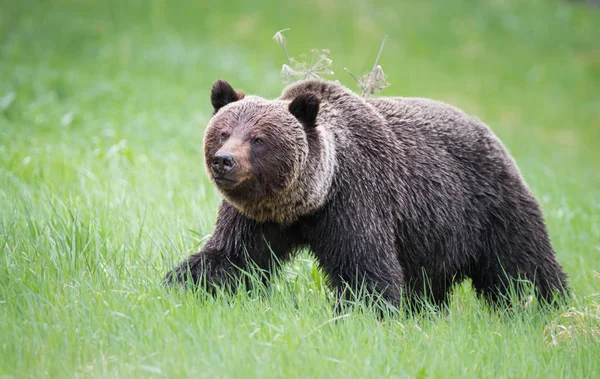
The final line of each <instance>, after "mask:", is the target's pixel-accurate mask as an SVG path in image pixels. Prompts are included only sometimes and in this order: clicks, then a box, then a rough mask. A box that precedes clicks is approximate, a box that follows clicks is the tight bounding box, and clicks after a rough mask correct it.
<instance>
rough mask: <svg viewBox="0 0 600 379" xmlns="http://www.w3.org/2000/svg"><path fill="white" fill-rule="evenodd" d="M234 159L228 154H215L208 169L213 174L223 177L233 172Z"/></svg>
mask: <svg viewBox="0 0 600 379" xmlns="http://www.w3.org/2000/svg"><path fill="white" fill-rule="evenodd" d="M234 167H235V159H233V155H231V154H230V153H217V154H215V156H214V157H213V159H212V162H211V165H210V168H211V169H212V170H213V172H214V173H215V174H219V175H224V174H227V173H228V172H230V171H231V170H233V168H234Z"/></svg>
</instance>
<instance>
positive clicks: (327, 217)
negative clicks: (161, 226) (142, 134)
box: [165, 80, 567, 306]
mask: <svg viewBox="0 0 600 379" xmlns="http://www.w3.org/2000/svg"><path fill="white" fill-rule="evenodd" d="M211 100H212V104H213V106H214V112H215V113H214V115H213V117H212V118H211V120H210V122H209V125H208V127H207V129H206V134H205V140H204V154H205V162H206V168H207V171H208V174H209V177H210V178H211V180H212V181H213V182H214V184H215V185H216V186H217V188H218V189H219V191H220V192H221V194H222V195H223V197H224V200H223V202H222V204H221V206H220V208H219V212H218V219H217V223H216V227H215V231H214V234H213V235H212V236H211V238H210V239H209V241H208V242H207V243H206V245H205V246H204V247H203V248H202V250H201V251H200V252H199V253H197V254H194V255H192V256H190V257H189V258H188V259H187V260H186V261H184V262H182V263H181V264H180V265H179V266H178V267H176V268H175V269H174V270H172V271H171V272H170V273H168V274H167V276H166V278H165V281H166V282H167V283H193V284H194V285H201V286H204V288H211V287H214V286H224V285H227V286H235V285H236V284H237V283H239V282H240V280H239V279H240V277H241V276H242V272H244V271H245V270H247V268H248V267H250V266H251V265H253V266H254V267H256V266H257V267H259V268H260V269H262V270H264V272H265V273H266V274H267V275H269V274H271V273H273V271H274V270H276V269H277V268H278V267H279V266H280V265H281V264H282V263H284V262H286V261H289V260H290V258H292V257H294V255H295V254H296V253H297V252H298V251H299V250H301V249H303V248H309V249H310V251H311V252H312V254H314V257H315V258H316V260H317V262H318V264H319V265H320V267H321V268H322V269H323V271H324V272H325V273H326V275H327V277H328V280H329V281H330V283H331V285H332V286H333V287H334V288H335V289H337V290H339V291H340V292H341V291H342V290H343V289H344V288H345V286H349V287H350V288H351V289H354V290H358V289H360V288H363V289H367V291H368V292H367V293H371V294H375V295H377V296H381V297H383V298H384V299H385V300H387V301H389V302H390V303H391V304H393V305H394V306H398V305H399V304H400V300H401V294H402V295H403V296H406V298H407V299H408V300H409V302H410V303H412V301H413V300H415V299H425V300H428V301H431V302H432V303H434V304H439V305H441V304H444V303H445V301H446V300H447V297H448V294H449V291H450V290H451V288H452V286H453V285H454V284H456V283H458V282H460V281H462V280H463V279H465V278H470V279H471V280H472V285H473V287H474V288H475V290H476V291H477V292H478V293H479V294H480V295H482V296H483V297H484V298H486V299H488V300H490V301H491V302H493V303H498V302H499V301H504V300H503V299H506V298H507V297H508V295H509V291H510V290H511V289H514V288H515V287H514V286H513V284H518V283H520V282H522V281H520V279H527V280H528V281H529V282H532V283H533V285H534V288H535V292H536V294H537V296H538V297H539V298H540V299H541V300H544V301H553V300H554V299H555V298H557V297H555V293H556V294H558V295H559V296H558V297H560V295H564V294H565V293H567V282H566V275H565V274H564V273H563V271H562V268H561V266H560V265H559V263H558V262H557V261H556V259H555V256H554V251H553V249H552V247H551V245H550V240H549V237H548V233H547V230H546V226H545V224H544V220H543V216H542V212H541V210H540V207H539V205H538V203H537V201H536V200H535V198H534V197H533V195H532V194H531V192H530V190H529V188H528V187H527V185H526V184H525V181H524V180H523V178H522V177H521V174H520V172H519V169H518V168H517V166H516V164H515V161H514V160H513V159H512V158H511V156H510V155H509V153H508V152H507V151H506V149H505V148H504V146H503V144H502V143H501V142H500V140H499V139H498V138H497V137H496V136H495V135H494V134H493V133H492V131H491V130H490V129H489V128H488V126H486V125H485V124H484V123H482V122H481V121H479V120H478V119H476V118H474V117H471V116H469V115H467V114H465V113H463V112H462V111H461V110H459V109H457V108H454V107H452V106H449V105H446V104H444V103H441V102H437V101H433V100H427V99H420V98H362V97H360V96H358V95H356V94H354V93H353V92H352V91H350V90H348V89H346V88H345V87H343V86H342V85H340V84H338V83H333V82H327V81H320V80H317V81H315V80H311V81H302V82H299V83H295V84H293V85H291V86H289V87H288V88H286V89H285V90H284V92H283V94H282V96H281V97H280V98H279V99H276V100H265V99H263V98H260V97H257V96H246V97H245V96H244V95H243V93H241V92H236V91H235V90H234V89H233V88H232V87H231V86H230V85H229V84H228V83H227V82H224V81H217V82H216V83H215V85H214V87H213V89H212V95H211Z"/></svg>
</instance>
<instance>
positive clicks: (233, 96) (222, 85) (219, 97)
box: [210, 80, 244, 113]
mask: <svg viewBox="0 0 600 379" xmlns="http://www.w3.org/2000/svg"><path fill="white" fill-rule="evenodd" d="M243 98H244V93H243V92H237V91H236V90H234V89H233V87H232V86H231V85H230V84H229V83H227V82H226V81H224V80H217V81H216V82H215V84H214V85H213V88H212V91H211V92H210V102H211V103H212V105H213V108H215V113H217V112H218V111H219V109H221V108H223V107H224V106H226V105H227V104H229V103H233V102H234V101H238V100H242V99H243Z"/></svg>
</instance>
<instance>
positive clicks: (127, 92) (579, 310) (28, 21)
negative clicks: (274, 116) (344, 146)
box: [0, 0, 600, 378]
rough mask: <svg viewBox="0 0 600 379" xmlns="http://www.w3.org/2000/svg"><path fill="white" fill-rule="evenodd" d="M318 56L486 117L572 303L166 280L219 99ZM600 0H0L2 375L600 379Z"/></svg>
mask: <svg viewBox="0 0 600 379" xmlns="http://www.w3.org/2000/svg"><path fill="white" fill-rule="evenodd" d="M284 28H291V30H290V31H288V32H286V37H287V41H288V45H289V46H288V48H289V52H290V55H292V56H296V57H297V56H298V55H299V54H300V53H302V52H308V51H310V49H311V48H327V49H330V50H331V58H332V59H333V70H334V71H335V72H336V75H335V77H334V78H335V79H339V80H340V81H341V82H342V83H344V84H346V85H348V86H349V87H351V88H356V87H355V84H354V83H353V80H352V79H351V77H350V76H349V75H347V74H346V73H345V72H344V67H347V68H348V69H350V70H351V71H353V72H354V73H356V74H362V73H364V72H366V71H368V70H370V69H371V67H372V65H373V61H374V59H375V56H376V55H377V51H378V49H379V44H380V42H381V40H382V38H383V36H384V35H385V34H387V35H389V38H388V42H387V44H386V46H385V49H384V51H383V54H382V56H381V61H380V63H381V65H382V67H383V69H384V70H385V72H386V74H387V75H388V80H389V82H390V83H391V86H390V87H388V88H387V89H386V90H385V91H384V92H383V94H384V95H389V96H420V97H431V98H435V99H439V100H443V101H446V102H449V103H452V104H454V105H456V106H459V107H461V108H463V109H464V110H465V111H467V112H469V113H471V114H474V115H477V116H478V117H479V118H481V119H482V120H484V121H485V122H486V123H488V124H489V125H491V127H492V128H493V130H494V131H495V132H496V133H497V134H498V136H499V137H500V138H501V139H502V140H503V141H504V142H505V144H506V145H507V147H508V148H509V150H510V151H511V152H512V154H513V155H514V156H515V158H516V160H517V162H518V164H519V166H520V168H521V170H522V173H523V175H524V176H525V178H526V180H527V181H528V183H529V184H530V186H531V189H532V191H533V192H534V193H535V195H536V196H537V197H538V199H539V200H540V202H541V204H542V206H543V208H544V212H545V215H546V219H547V224H548V227H549V229H550V234H551V237H552V241H553V244H554V247H555V249H556V252H557V255H558V259H559V261H560V262H561V263H562V264H563V265H564V268H565V270H566V272H567V273H568V275H569V277H570V285H571V287H572V289H573V299H572V300H570V302H569V304H568V305H567V306H565V307H563V308H560V309H557V310H555V311H550V312H540V311H539V309H538V308H536V307H535V306H532V307H528V308H526V309H524V310H522V311H521V312H518V313H517V314H515V315H512V316H511V315H507V314H504V313H502V312H492V311H491V310H490V309H488V308H487V307H486V305H485V304H484V303H482V302H480V301H479V300H478V299H477V298H476V297H475V295H474V293H473V291H472V290H471V289H470V286H469V284H468V283H465V284H464V285H463V286H460V287H458V288H457V290H456V291H455V294H454V296H453V298H452V302H451V304H450V310H449V311H448V312H445V313H442V314H430V313H427V312H425V313H424V314H423V315H415V316H397V317H389V318H387V319H385V320H380V319H378V318H377V317H375V316H374V315H373V314H371V313H370V312H369V311H368V310H365V311H364V312H362V311H360V310H356V311H355V312H350V313H347V314H343V315H342V316H341V317H340V318H339V319H334V317H335V315H334V314H333V313H332V299H331V296H330V294H329V292H328V290H327V288H326V286H325V284H324V279H323V277H322V275H321V273H320V272H319V270H318V269H317V268H316V267H315V265H314V264H313V261H312V260H311V258H310V255H309V254H304V255H302V256H301V257H300V258H298V259H297V260H296V261H294V262H293V264H292V265H289V266H287V267H286V269H285V271H284V273H283V274H282V275H281V276H280V277H278V278H277V279H276V280H275V281H274V283H273V284H272V286H271V287H270V288H268V289H262V290H256V291H253V292H249V293H247V292H240V293H238V294H236V295H230V296H218V297H216V298H207V297H203V296H195V295H194V294H192V293H182V292H178V291H170V292H169V291H166V290H165V288H163V287H162V286H161V285H160V280H161V278H162V276H163V275H164V274H165V273H166V271H167V270H169V269H170V268H172V267H173V265H175V264H176V263H177V262H179V261H180V260H181V259H182V258H184V257H186V256H187V255H189V254H190V253H192V252H195V251H197V250H198V249H199V248H200V247H201V246H202V244H203V243H204V241H205V240H206V238H207V237H208V236H209V235H210V234H211V233H212V230H213V225H214V221H215V216H216V210H217V206H218V204H219V201H220V196H219V194H218V192H217V191H216V190H215V189H214V188H213V187H212V186H211V185H210V183H209V181H208V179H207V177H206V174H205V172H204V166H203V157H202V137H203V128H204V125H206V123H207V121H208V119H209V117H210V114H211V111H212V109H211V105H210V100H209V91H210V87H211V85H212V83H213V82H214V81H215V80H216V79H218V78H223V79H226V80H228V81H229V82H230V83H232V84H233V85H234V87H235V88H236V89H241V90H243V91H244V92H246V93H247V94H248V93H250V94H259V95H261V96H264V97H269V98H274V97H277V96H278V95H279V94H280V92H281V91H282V89H283V88H284V85H283V84H282V83H281V78H280V76H279V71H280V69H281V65H282V64H283V63H284V61H285V58H284V55H283V51H282V50H281V47H280V46H278V45H277V44H276V43H275V42H274V41H273V40H272V36H273V34H274V33H275V32H276V31H278V30H280V29H284ZM599 37H600V8H599V7H594V6H591V5H585V4H583V2H568V1H559V0H547V1H542V0H529V1H525V0H505V1H499V0H490V1H483V2H476V1H468V0H453V1H446V0H433V1H423V2H412V1H393V0H389V1H387V0H386V1H383V0H376V1H371V2H367V1H361V0H350V1H341V0H306V1H294V2H283V1H281V2H272V1H264V0H256V1H237V2H236V1H229V0H222V1H220V2H214V3H211V2H209V1H167V0H152V1H150V0H148V1H142V0H132V1H126V2H119V1H115V0H107V1H100V0H62V1H59V0H54V1H30V0H0V378H13V377H14V378H17V377H49V378H61V377H110V378H118V377H128V378H133V377H142V378H146V377H157V378H160V377H167V378H173V377H203V378H204V377H206V378H214V377H238V378H247V377H259V378H271V377H273V378H283V377H285V378H287V377H289V378H294V377H336V378H345V377H357V378H368V377H386V378H388V377H389V378H414V377H418V378H445V377H448V378H482V377H499V378H508V377H516V378H538V377H544V378H546V377H549V378H554V377H572V378H593V377H598V376H600V305H599V303H600V295H598V294H599V293H600V289H599V288H600V276H599V274H598V271H600V42H599Z"/></svg>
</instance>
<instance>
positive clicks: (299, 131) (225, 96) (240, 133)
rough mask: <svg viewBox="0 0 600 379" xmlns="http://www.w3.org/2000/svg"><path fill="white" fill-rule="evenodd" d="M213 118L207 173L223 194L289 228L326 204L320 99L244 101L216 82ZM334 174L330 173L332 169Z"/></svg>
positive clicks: (259, 217)
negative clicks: (318, 121)
mask: <svg viewBox="0 0 600 379" xmlns="http://www.w3.org/2000/svg"><path fill="white" fill-rule="evenodd" d="M211 102H212V105H213V107H214V114H213V117H212V119H211V120H210V122H209V124H208V127H207V129H206V133H205V137H204V157H205V163H206V169H207V172H208V174H209V176H210V178H211V180H212V182H213V183H214V184H215V185H216V186H217V188H218V189H219V191H220V192H221V194H222V195H223V196H224V197H225V199H226V200H227V201H229V202H230V203H231V204H232V205H233V206H235V207H236V208H237V209H238V210H239V211H240V212H241V213H243V214H244V215H246V216H248V217H250V218H253V219H255V220H257V221H260V222H265V221H272V222H279V223H291V222H293V221H295V220H296V219H297V218H298V217H300V216H302V215H303V214H307V213H309V212H311V211H314V209H315V208H317V207H318V206H319V205H321V204H322V203H323V202H324V197H325V195H324V194H323V192H326V190H327V188H325V187H328V186H329V185H330V183H331V182H330V179H327V178H324V179H321V178H315V175H317V176H319V175H321V176H323V175H324V173H323V172H322V171H323V166H324V165H327V164H329V163H328V161H329V159H323V157H322V155H323V151H324V150H327V149H326V148H325V146H324V145H325V143H324V142H325V141H324V140H323V131H320V130H319V126H318V125H317V116H318V114H319V104H320V100H319V97H318V95H317V94H315V93H311V92H306V93H302V94H300V95H298V96H296V97H295V98H294V99H293V100H265V99H262V98H260V97H257V96H244V94H243V93H241V92H237V91H235V90H234V89H233V88H232V87H231V85H229V83H227V82H225V81H222V80H219V81H217V82H216V83H215V84H214V86H213V88H212V93H211ZM327 171H328V174H329V175H328V176H329V177H330V176H331V174H332V172H331V171H332V168H329V169H328V170H327Z"/></svg>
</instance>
